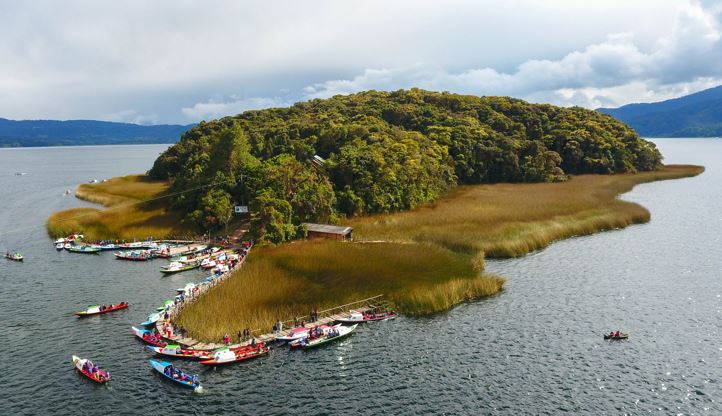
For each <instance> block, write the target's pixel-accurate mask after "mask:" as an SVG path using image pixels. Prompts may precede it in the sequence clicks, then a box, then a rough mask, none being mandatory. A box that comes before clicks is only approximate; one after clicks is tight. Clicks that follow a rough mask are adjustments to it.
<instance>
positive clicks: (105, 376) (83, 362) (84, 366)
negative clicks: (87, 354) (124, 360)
mask: <svg viewBox="0 0 722 416" xmlns="http://www.w3.org/2000/svg"><path fill="white" fill-rule="evenodd" d="M73 365H74V366H75V369H76V370H78V372H80V374H82V375H84V376H85V377H87V378H89V379H91V380H93V381H94V382H96V383H99V384H104V383H106V382H108V381H110V380H111V377H110V373H109V372H108V371H107V370H101V369H98V372H97V373H92V372H90V371H88V366H90V368H91V369H92V368H93V362H92V361H90V360H88V359H86V358H80V357H78V356H77V355H73Z"/></svg>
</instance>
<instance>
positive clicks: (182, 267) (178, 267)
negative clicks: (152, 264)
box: [160, 261, 200, 274]
mask: <svg viewBox="0 0 722 416" xmlns="http://www.w3.org/2000/svg"><path fill="white" fill-rule="evenodd" d="M198 266H200V263H198V262H197V261H196V262H193V263H189V264H184V263H181V262H178V261H173V262H171V263H170V264H169V265H167V266H165V267H162V268H161V269H160V272H161V273H165V274H172V273H180V272H184V271H186V270H193V269H196V268H198Z"/></svg>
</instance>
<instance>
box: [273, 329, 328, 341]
mask: <svg viewBox="0 0 722 416" xmlns="http://www.w3.org/2000/svg"><path fill="white" fill-rule="evenodd" d="M318 327H319V328H321V330H322V331H323V333H324V334H325V333H326V331H328V330H329V329H331V327H330V326H328V325H319V326H318ZM306 337H308V328H304V327H302V326H299V327H297V328H293V329H292V330H291V331H290V332H289V333H288V335H284V336H281V337H276V341H284V342H293V341H296V340H299V339H301V338H306Z"/></svg>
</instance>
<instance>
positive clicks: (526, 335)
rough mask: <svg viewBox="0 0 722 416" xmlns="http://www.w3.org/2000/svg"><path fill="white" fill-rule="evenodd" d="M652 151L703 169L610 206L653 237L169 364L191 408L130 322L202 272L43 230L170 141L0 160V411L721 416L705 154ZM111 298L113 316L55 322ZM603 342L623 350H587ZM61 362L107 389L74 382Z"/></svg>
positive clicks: (512, 264) (707, 149) (716, 226)
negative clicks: (76, 245) (305, 343)
mask: <svg viewBox="0 0 722 416" xmlns="http://www.w3.org/2000/svg"><path fill="white" fill-rule="evenodd" d="M655 142H656V143H657V144H658V146H659V148H660V150H661V151H662V153H663V154H664V156H665V162H666V163H693V164H701V165H705V166H706V167H707V171H706V172H705V173H704V174H702V175H700V176H698V177H695V178H688V179H681V180H674V181H664V182H655V183H650V184H644V185H640V186H638V187H636V188H635V189H634V190H633V191H632V192H630V193H628V194H625V195H624V196H623V198H624V199H626V200H630V201H635V202H638V203H640V204H642V205H644V206H645V207H647V208H648V209H649V210H650V212H651V213H652V221H651V222H650V223H648V224H643V225H636V226H632V227H629V228H627V229H625V230H619V231H611V232H605V233H600V234H596V235H593V236H588V237H581V238H573V239H569V240H565V241H561V242H557V243H555V244H553V245H552V246H550V247H549V248H547V249H545V250H542V251H539V252H536V253H533V254H530V255H527V256H525V257H523V258H519V259H513V260H503V261H487V269H488V270H489V271H491V272H494V273H499V274H502V275H504V276H506V277H507V279H508V281H507V285H506V287H505V289H504V291H503V292H502V293H501V294H499V295H497V296H494V297H492V298H487V299H483V300H480V301H476V302H471V303H467V304H463V305H460V306H458V307H456V308H454V309H453V310H451V311H449V312H447V313H442V314H438V315H435V316H431V317H427V318H406V317H400V318H399V319H397V320H394V321H388V322H379V323H375V324H368V325H367V326H365V327H363V328H360V329H359V330H358V331H357V333H356V334H355V335H354V336H352V337H350V338H349V339H346V340H344V341H342V342H339V343H337V344H335V345H329V346H327V347H325V348H321V349H318V350H313V351H289V350H287V349H286V348H281V347H279V348H275V349H273V350H272V351H271V354H270V356H268V357H265V358H259V359H257V360H252V361H249V362H245V363H241V364H239V365H233V366H228V367H223V368H218V369H209V368H201V367H202V366H201V365H199V364H198V363H192V362H183V361H179V362H178V364H179V366H180V367H181V368H183V369H185V370H188V371H190V372H194V373H198V374H199V376H200V379H201V383H202V384H203V386H204V389H205V391H204V392H203V393H200V394H199V393H192V392H189V391H186V390H183V389H180V388H176V386H173V385H169V384H168V383H166V382H164V381H163V380H161V379H160V377H158V376H157V375H155V374H153V373H152V372H151V369H150V366H149V365H148V359H149V358H152V354H150V353H149V352H148V351H147V350H146V349H145V347H144V345H142V344H141V343H140V342H139V341H137V340H136V339H135V337H134V336H133V335H132V333H131V330H130V327H131V325H134V324H136V323H138V322H141V321H142V320H143V319H144V318H145V316H146V315H147V314H148V313H149V312H150V311H151V310H153V309H154V308H155V307H156V306H158V305H159V304H160V303H161V302H162V301H163V300H165V299H168V298H170V297H171V296H172V295H174V292H175V289H176V288H178V287H182V286H183V285H185V284H186V283H187V282H191V281H199V280H201V279H202V278H203V277H204V274H203V272H201V271H195V272H190V273H181V274H178V275H173V276H169V277H164V276H163V275H161V273H159V271H158V270H159V267H160V266H161V264H162V263H163V262H162V261H155V262H148V263H134V262H122V261H116V260H115V259H114V258H113V256H112V254H111V253H104V254H102V255H100V256H85V255H78V254H73V253H68V252H66V251H63V252H57V251H56V250H55V249H54V247H53V245H52V241H51V240H50V239H49V238H48V236H47V233H46V231H45V227H44V224H45V220H46V219H47V217H48V215H50V214H51V213H52V212H54V211H57V210H60V209H65V208H70V207H77V206H89V205H90V204H87V203H85V202H82V201H79V200H77V199H75V198H74V197H72V196H64V195H63V192H64V191H65V190H66V189H72V190H74V189H75V187H76V186H77V185H78V184H79V183H84V182H88V181H90V180H92V179H99V180H100V179H103V178H109V177H112V176H118V175H124V174H129V173H138V172H143V171H146V170H148V169H149V168H150V167H151V165H152V162H153V160H154V159H155V158H156V157H157V155H158V154H159V153H160V152H162V151H163V150H164V149H165V148H166V147H167V145H149V146H107V147H76V148H34V149H0V186H2V189H5V194H4V197H3V198H2V201H1V202H0V208H2V209H0V250H12V249H19V250H21V251H22V252H23V254H24V255H25V257H26V261H25V262H24V263H15V262H10V261H6V260H4V259H3V260H2V262H0V279H1V280H2V292H1V293H2V295H1V296H0V322H1V323H2V326H3V328H4V331H3V337H2V339H3V341H4V342H3V345H4V346H5V350H6V353H5V357H4V359H3V360H2V364H1V365H0V369H1V370H2V374H3V375H4V376H5V377H4V380H5V387H4V388H3V389H1V390H0V392H1V393H0V414H47V413H49V414H71V415H78V414H139V413H156V414H157V413H160V412H163V413H171V412H173V413H176V412H177V413H183V414H230V413H233V414H252V413H263V414H287V413H300V414H309V413H314V414H319V415H323V414H342V413H347V414H380V413H386V414H396V415H403V414H409V415H411V414H420V413H429V414H511V415H516V414H560V413H569V414H641V413H645V414H646V413H652V414H661V415H668V414H720V413H722V404H720V400H722V394H721V393H720V383H722V370H721V369H720V364H722V340H721V339H720V333H721V330H722V323H721V322H722V278H721V271H722V209H721V208H722V187H721V186H720V183H722V140H714V139H659V140H655ZM16 172H18V173H20V172H24V173H27V174H26V175H21V176H16V175H15V173H16ZM119 301H128V302H129V303H130V308H129V309H127V310H125V311H120V312H116V313H114V314H109V315H107V316H96V317H92V318H87V319H82V320H79V319H78V318H76V317H75V316H73V314H72V313H73V312H75V311H79V310H82V309H84V308H85V307H86V306H87V305H89V304H95V303H99V302H100V303H103V302H105V303H111V302H119ZM613 329H614V330H616V329H620V330H622V331H624V332H630V333H631V338H630V340H629V341H626V342H608V341H604V340H603V339H602V334H604V333H607V332H609V331H610V330H613ZM73 354H75V355H79V356H81V357H89V358H92V359H93V360H94V361H95V362H96V363H98V364H99V365H100V366H101V367H103V368H108V369H110V370H111V372H112V374H113V377H114V380H113V381H112V382H111V383H110V385H108V386H97V385H91V384H90V383H89V382H88V380H85V379H83V378H82V377H81V376H79V375H78V374H76V373H75V372H74V371H73V368H72V364H71V362H70V357H71V355H73Z"/></svg>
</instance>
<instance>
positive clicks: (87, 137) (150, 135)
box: [0, 118, 194, 147]
mask: <svg viewBox="0 0 722 416" xmlns="http://www.w3.org/2000/svg"><path fill="white" fill-rule="evenodd" d="M193 126H194V125H193V124H189V125H186V126H183V125H176V124H161V125H154V126H142V125H138V124H130V123H115V122H110V121H95V120H68V121H58V120H21V121H16V120H7V119H4V118H0V147H37V146H80V145H97V144H147V143H175V142H177V141H178V140H179V139H180V136H181V134H183V133H184V132H186V131H187V130H189V129H190V128H191V127H193Z"/></svg>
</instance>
